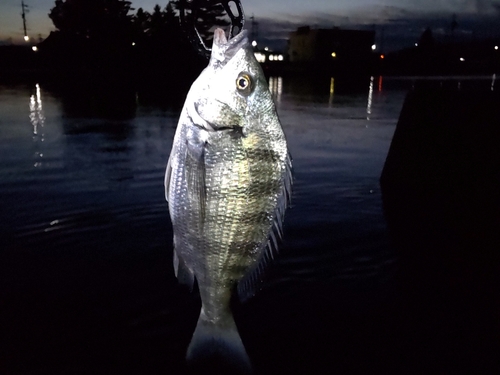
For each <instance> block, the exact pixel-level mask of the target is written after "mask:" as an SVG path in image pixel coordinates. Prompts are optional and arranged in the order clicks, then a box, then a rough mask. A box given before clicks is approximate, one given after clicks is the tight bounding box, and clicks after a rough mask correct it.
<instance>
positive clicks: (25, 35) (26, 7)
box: [21, 0, 30, 42]
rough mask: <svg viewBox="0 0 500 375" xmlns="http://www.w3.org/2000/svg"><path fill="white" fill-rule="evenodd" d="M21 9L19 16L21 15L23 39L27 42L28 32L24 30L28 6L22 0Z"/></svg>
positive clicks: (28, 38)
mask: <svg viewBox="0 0 500 375" xmlns="http://www.w3.org/2000/svg"><path fill="white" fill-rule="evenodd" d="M21 9H22V13H21V16H22V17H23V28H24V40H25V41H26V42H27V41H28V40H30V37H29V36H28V32H27V31H26V13H28V6H27V5H26V4H25V3H24V0H21Z"/></svg>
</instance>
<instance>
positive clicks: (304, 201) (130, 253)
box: [0, 77, 409, 361]
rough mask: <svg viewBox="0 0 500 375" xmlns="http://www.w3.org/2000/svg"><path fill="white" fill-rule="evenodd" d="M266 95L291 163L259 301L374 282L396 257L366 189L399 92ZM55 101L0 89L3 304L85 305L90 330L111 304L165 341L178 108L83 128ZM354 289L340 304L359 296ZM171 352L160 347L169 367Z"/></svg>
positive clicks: (375, 173) (288, 84)
mask: <svg viewBox="0 0 500 375" xmlns="http://www.w3.org/2000/svg"><path fill="white" fill-rule="evenodd" d="M375 82H376V83H377V90H375V89H374V85H375ZM269 87H270V91H271V93H272V94H273V96H274V98H275V101H276V104H277V110H278V113H279V116H280V119H281V122H282V124H283V128H284V130H285V133H286V135H287V139H288V142H289V148H290V152H291V154H292V157H293V164H294V189H293V197H292V208H291V209H290V210H289V211H288V212H287V214H286V222H285V236H284V237H285V240H284V243H283V244H282V246H281V249H282V250H281V254H280V257H278V260H277V261H276V263H275V264H274V265H273V266H272V267H271V269H270V270H269V276H268V278H267V281H266V283H265V284H264V285H263V291H262V292H261V293H262V296H264V297H261V298H263V299H265V296H269V295H271V296H272V295H273V293H274V294H276V295H278V294H279V295H280V296H286V295H289V296H293V295H294V294H296V293H298V291H300V290H303V291H307V290H308V288H311V285H316V284H321V285H324V284H325V283H326V284H329V285H347V286H348V288H351V289H352V290H358V292H359V291H360V290H361V291H363V290H365V291H366V289H367V288H368V289H370V290H371V289H373V288H374V285H379V284H380V285H381V284H383V283H384V282H386V281H387V279H388V278H389V277H390V269H391V267H392V264H393V261H394V258H393V255H392V254H391V252H390V251H389V249H388V246H387V239H386V234H385V222H384V219H383V215H382V210H381V197H380V189H379V183H378V179H379V176H380V173H381V170H382V167H383V163H384V160H385V157H386V155H387V151H388V148H389V145H390V141H391V138H392V135H393V132H394V129H395V125H396V121H397V118H398V115H399V111H400V109H401V105H402V102H403V99H404V96H405V94H406V90H407V88H408V87H409V82H407V81H406V82H403V83H401V82H392V86H391V81H390V80H384V86H383V87H382V79H381V78H376V77H371V78H370V77H368V78H367V79H363V80H361V82H354V83H351V82H348V81H347V82H346V81H344V80H343V79H342V78H337V77H335V78H334V77H327V78H325V79H323V80H319V81H315V80H307V79H289V78H286V77H271V78H270V79H269ZM74 95H75V97H74V98H72V103H71V105H72V109H74V107H75V106H76V107H77V106H78V100H79V99H78V96H77V95H78V94H77V93H75V94H74ZM63 99H64V100H66V101H67V100H69V99H68V98H61V97H60V96H59V95H57V94H55V93H53V92H51V91H49V90H45V89H44V86H43V85H41V84H40V85H36V86H34V87H22V86H18V87H0V121H1V127H0V138H1V140H2V142H1V143H0V177H1V178H0V200H1V201H2V204H3V209H2V210H1V212H0V222H1V223H2V228H1V229H0V234H1V235H2V236H3V238H4V239H6V246H5V250H4V251H5V254H9V257H11V258H12V259H14V260H15V261H12V262H11V264H8V263H5V264H8V266H9V267H10V268H9V271H5V272H3V273H2V274H3V276H0V278H2V277H3V278H9V283H8V284H4V285H10V286H11V288H13V289H12V290H14V292H12V293H14V294H16V293H17V294H19V295H24V294H26V295H31V294H32V290H36V291H37V293H41V294H40V295H41V296H42V297H40V298H42V300H43V298H45V297H43V296H45V294H46V293H49V292H48V291H49V290H50V293H53V294H55V295H57V296H59V297H58V298H70V299H71V298H74V303H75V304H76V306H79V303H81V302H78V301H80V300H84V301H86V303H90V304H91V306H93V307H92V308H93V309H94V310H91V311H87V313H86V314H87V316H91V317H94V318H93V319H95V320H96V321H97V320H99V319H102V317H103V316H104V315H106V314H108V315H109V314H111V315H113V314H116V313H117V311H116V310H117V309H118V308H117V307H115V306H121V307H120V313H119V314H120V316H121V318H122V319H123V321H124V323H123V324H125V326H126V327H127V329H128V330H130V331H132V332H135V333H134V334H137V335H140V336H141V337H143V335H146V336H147V335H153V336H154V335H162V332H163V333H164V332H173V331H175V330H176V329H178V328H176V327H177V325H178V324H179V322H178V319H179V316H181V319H187V318H185V317H184V315H185V314H184V310H185V309H187V307H188V305H187V302H186V301H184V302H182V298H188V297H186V295H184V294H183V292H182V291H181V292H179V290H178V288H177V286H176V284H175V281H174V279H173V273H172V268H171V260H170V259H171V258H170V257H171V252H172V247H171V246H172V245H171V244H172V233H171V229H170V224H169V218H168V210H167V204H166V202H165V200H164V191H163V175H164V171H165V166H166V163H167V160H168V156H169V152H170V149H171V144H172V139H173V136H174V131H175V127H176V124H177V120H178V116H179V110H178V109H175V110H170V109H167V110H166V109H161V108H158V107H154V106H143V105H141V104H140V99H141V98H140V97H139V98H138V100H136V99H135V98H134V100H133V102H134V104H137V103H139V104H138V105H137V108H136V109H135V117H132V118H130V119H103V118H95V117H90V118H89V117H86V116H84V115H82V114H81V112H78V111H76V113H77V115H75V114H74V113H75V112H71V113H69V112H67V111H65V108H66V105H67V103H65V102H63ZM42 101H43V106H42ZM368 124H369V125H370V126H368ZM42 160H43V163H42ZM19 254H24V255H22V258H21V255H19ZM16 256H18V257H20V258H19V259H18V258H16ZM20 259H23V261H21V260H20ZM35 264H36V266H35ZM6 267H7V266H6ZM0 281H2V280H0ZM4 281H5V280H4ZM315 283H316V284H315ZM16 288H17V289H16ZM125 290H126V291H127V293H128V294H126V296H123V293H124V292H123V291H125ZM358 292H352V293H351V295H350V297H349V298H348V299H349V300H351V301H356V300H359V298H361V297H358V294H359V293H361V292H359V293H358ZM30 293H31V294H30ZM44 293H45V294H44ZM120 293H122V294H120ZM304 293H306V292H304ZM14 294H13V295H14ZM17 294H16V295H17ZM165 294H166V295H165ZM179 294H180V295H182V296H184V297H179ZM159 295H161V298H159ZM374 295H376V293H374ZM90 296H91V297H90ZM325 298H327V299H330V298H334V296H333V295H332V296H325ZM23 301H24V302H23V303H25V304H26V305H27V307H28V305H29V304H30V303H31V302H32V301H31V300H29V299H28V297H26V299H25V300H23ZM92 301H93V302H92ZM96 301H98V302H96ZM99 301H100V302H99ZM102 301H109V302H106V303H105V302H102ZM126 301H128V302H126ZM160 301H161V302H160ZM255 301H257V302H258V301H259V296H257V297H256V299H255ZM261 301H262V300H261ZM257 302H255V303H257ZM92 303H93V304H94V305H92ZM165 304H167V305H165ZM122 305H126V306H122ZM341 305H342V306H349V303H348V301H345V300H344V301H343V303H342V304H341ZM139 306H142V307H139ZM30 308H31V307H30ZM339 308H341V307H340V305H339ZM46 309H48V310H45V311H46V314H47V315H49V314H56V315H55V316H59V315H60V314H63V312H64V314H66V313H68V311H69V313H70V314H76V313H75V311H74V310H72V309H71V308H70V307H67V308H66V310H64V309H62V310H61V311H63V312H55V311H54V310H51V309H50V308H46ZM68 309H69V310H68ZM194 310H196V309H194ZM13 311H14V310H13ZM26 311H27V310H26ZM42 311H43V309H42ZM15 313H16V314H17V313H20V312H19V311H17V310H15ZM13 314H14V312H13ZM21 314H22V312H21ZM58 314H59V315H58ZM178 315H179V316H178ZM194 315H196V313H194ZM23 316H24V315H23ZM25 318H26V317H25ZM194 318H196V317H195V316H194ZM26 319H28V318H26ZM82 319H83V318H82ZM77 321H78V319H77ZM137 322H139V323H137ZM33 324H35V323H33ZM92 324H93V323H92ZM186 327H187V328H186V332H187V336H186V337H184V336H182V337H183V339H184V340H185V341H186V344H187V341H189V335H190V334H191V332H192V329H191V327H190V326H189V324H187V326H186ZM73 328H74V329H76V330H78V329H77V328H75V327H73ZM56 331H57V328H56ZM146 332H147V333H146ZM179 335H180V333H177V336H176V335H175V334H173V335H172V339H171V340H174V338H176V337H178V336H179ZM162 337H163V336H162ZM172 342H173V341H172ZM182 342H183V341H182V340H181V344H182ZM181 344H179V343H177V341H175V343H172V346H173V347H175V348H176V350H178V353H179V355H178V359H177V360H178V361H182V360H183V355H184V350H185V347H184V346H182V345H181ZM176 358H177V357H176Z"/></svg>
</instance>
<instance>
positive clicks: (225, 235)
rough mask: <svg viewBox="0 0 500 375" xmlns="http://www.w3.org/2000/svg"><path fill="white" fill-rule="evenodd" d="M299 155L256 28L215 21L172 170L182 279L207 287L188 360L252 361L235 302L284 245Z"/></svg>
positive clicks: (239, 369)
mask: <svg viewBox="0 0 500 375" xmlns="http://www.w3.org/2000/svg"><path fill="white" fill-rule="evenodd" d="M291 170H292V162H291V157H290V154H289V152H288V146H287V141H286V137H285V134H284V132H283V128H282V126H281V123H280V121H279V118H278V115H277V111H276V107H275V104H274V101H273V98H272V95H271V93H270V91H269V87H268V84H267V81H266V78H265V76H264V73H263V71H262V68H261V66H260V64H259V63H258V62H257V60H256V58H255V56H254V53H253V50H252V47H251V46H250V43H249V40H248V35H247V31H246V30H243V31H242V32H241V33H239V34H238V35H236V36H235V37H233V38H231V39H229V40H227V39H226V35H225V33H224V30H222V29H216V30H215V31H214V38H213V46H212V51H211V56H210V60H209V63H208V65H207V67H206V68H205V69H204V70H203V71H202V72H201V73H200V75H199V76H198V78H197V79H196V80H195V81H194V82H193V84H192V85H191V88H190V90H189V92H188V94H187V96H186V100H185V103H184V106H183V108H182V111H181V114H180V117H179V122H178V125H177V128H176V132H175V136H174V140H173V144H172V150H171V153H170V156H169V159H168V164H167V168H166V173H165V196H166V199H167V201H168V208H169V213H170V218H171V222H172V227H173V242H174V251H173V258H174V259H173V263H174V271H175V275H176V277H177V279H178V281H179V282H180V283H182V284H185V285H187V286H189V287H190V288H191V290H192V289H193V285H194V283H195V281H196V283H197V285H198V290H199V294H200V297H201V311H200V316H199V319H198V322H197V325H196V328H195V331H194V333H193V336H192V339H191V342H190V344H189V346H188V349H187V354H186V358H187V362H188V364H189V363H191V364H192V363H203V361H208V360H210V359H211V358H218V359H219V360H220V361H221V363H222V362H224V363H225V365H227V368H232V370H229V371H228V373H233V374H235V373H242V374H243V373H251V372H252V365H251V362H250V359H249V357H248V354H247V352H246V349H245V347H244V345H243V343H242V340H241V337H240V335H239V333H238V329H237V327H236V323H235V321H234V317H233V314H232V311H231V308H230V300H231V297H232V295H233V294H234V293H236V292H237V293H238V295H239V296H240V298H242V299H243V300H245V299H246V298H248V297H250V296H252V295H253V294H254V293H255V291H256V289H257V287H258V285H259V284H260V282H261V280H262V276H263V271H264V269H265V268H266V267H265V266H266V265H267V264H268V263H269V262H270V261H271V260H272V259H274V257H275V255H276V254H277V252H278V240H279V239H280V238H281V236H282V233H283V228H282V223H283V219H284V214H285V210H286V208H287V207H288V206H289V204H290V195H291V186H292V171H291Z"/></svg>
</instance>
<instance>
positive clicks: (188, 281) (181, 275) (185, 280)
mask: <svg viewBox="0 0 500 375" xmlns="http://www.w3.org/2000/svg"><path fill="white" fill-rule="evenodd" d="M174 272H175V277H177V281H178V282H179V284H183V285H186V286H187V287H188V288H189V290H190V291H193V285H194V275H193V272H192V271H191V270H190V269H189V268H188V266H186V263H184V260H183V259H182V258H180V257H179V256H178V255H177V251H175V249H174Z"/></svg>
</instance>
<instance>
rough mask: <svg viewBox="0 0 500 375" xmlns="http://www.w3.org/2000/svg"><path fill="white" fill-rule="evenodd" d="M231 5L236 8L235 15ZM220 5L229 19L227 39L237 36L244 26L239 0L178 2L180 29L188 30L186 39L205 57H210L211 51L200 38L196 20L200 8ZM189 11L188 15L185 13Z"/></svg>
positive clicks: (185, 0) (191, 0)
mask: <svg viewBox="0 0 500 375" xmlns="http://www.w3.org/2000/svg"><path fill="white" fill-rule="evenodd" d="M231 3H233V4H234V6H235V7H236V11H237V14H234V12H233V9H231ZM218 4H221V5H222V7H223V8H224V10H225V11H226V13H227V15H228V16H229V18H230V19H231V24H230V26H229V39H230V38H233V37H235V36H236V35H238V34H239V33H240V32H241V31H242V30H243V26H244V24H245V15H244V13H243V7H242V5H241V1H240V0H180V1H179V5H180V6H179V15H180V22H181V25H182V27H183V28H184V29H185V30H188V38H189V40H190V42H191V44H193V46H194V47H195V48H196V49H197V50H198V52H200V53H201V54H202V55H204V56H205V57H207V58H208V57H209V56H210V52H211V51H212V50H211V49H210V48H209V47H207V45H206V44H205V42H204V41H203V38H202V37H201V35H200V33H199V31H198V29H197V27H196V20H197V19H198V14H199V10H200V9H201V8H205V9H207V8H211V7H214V6H215V5H218ZM188 10H190V11H191V12H190V14H188V13H187V11H188Z"/></svg>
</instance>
